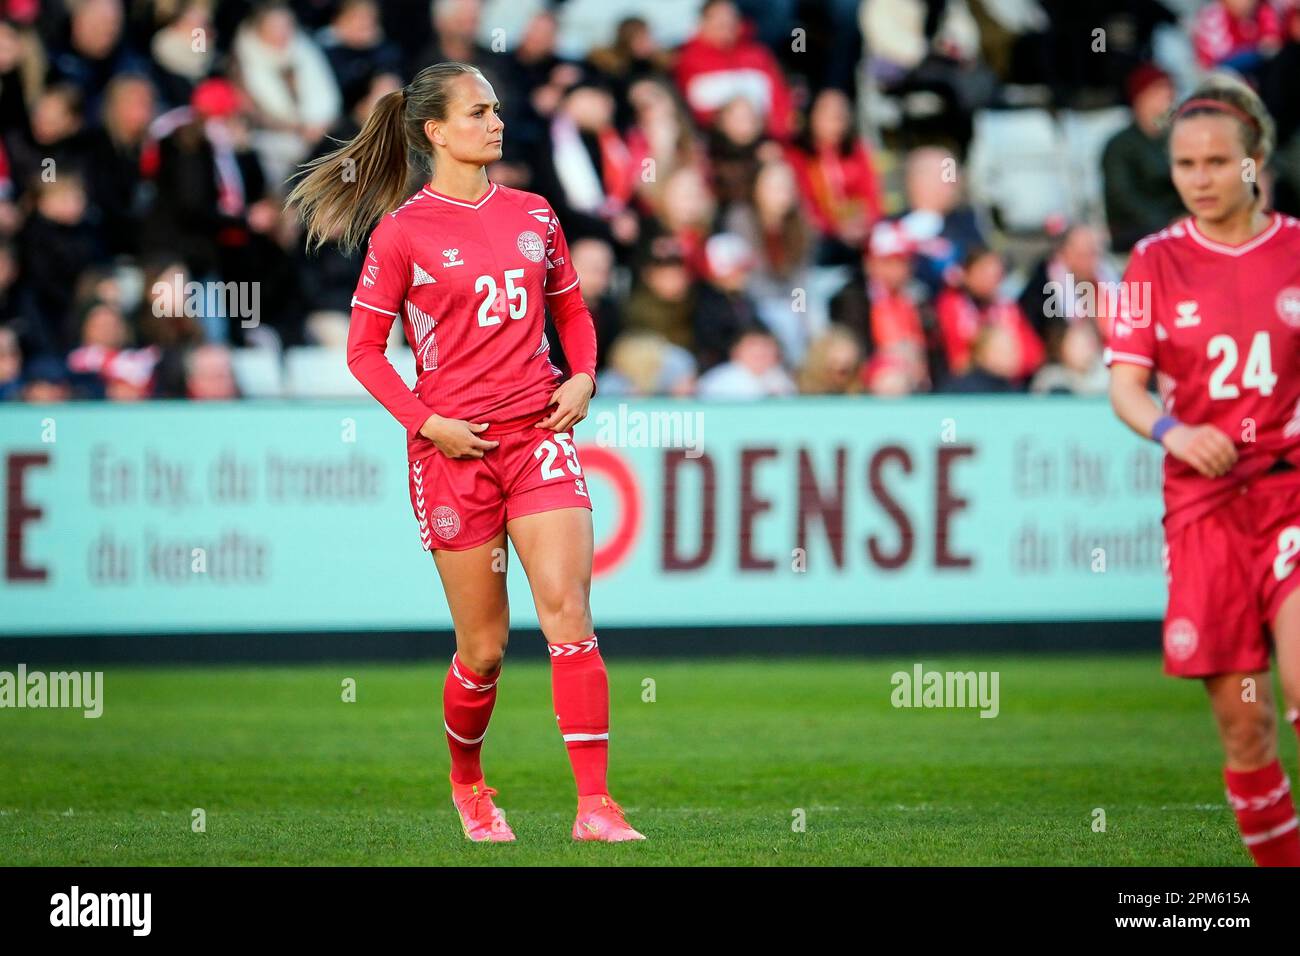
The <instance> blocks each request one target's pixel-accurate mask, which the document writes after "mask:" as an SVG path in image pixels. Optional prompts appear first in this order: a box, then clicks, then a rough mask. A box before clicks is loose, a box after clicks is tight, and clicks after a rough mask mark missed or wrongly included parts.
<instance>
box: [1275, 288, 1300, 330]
mask: <svg viewBox="0 0 1300 956" xmlns="http://www.w3.org/2000/svg"><path fill="white" fill-rule="evenodd" d="M1277 317H1278V318H1279V319H1281V320H1282V321H1283V322H1285V323H1286V324H1287V325H1289V326H1291V328H1293V329H1300V289H1297V288H1296V287H1295V286H1288V287H1287V288H1285V289H1283V290H1282V291H1281V292H1279V293H1278V294H1277Z"/></svg>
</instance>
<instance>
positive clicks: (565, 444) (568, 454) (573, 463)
mask: <svg viewBox="0 0 1300 956" xmlns="http://www.w3.org/2000/svg"><path fill="white" fill-rule="evenodd" d="M561 450H563V452H564V464H565V466H566V467H567V468H568V469H569V473H570V474H573V475H577V476H578V477H577V478H576V479H575V483H576V484H577V487H578V494H580V495H583V496H585V495H586V494H587V491H586V488H585V483H584V482H583V480H582V465H580V464H579V463H578V449H576V448H574V447H573V442H572V441H570V439H569V433H568V432H556V433H555V440H554V441H552V440H551V439H549V438H543V439H542V441H541V443H540V444H538V446H537V447H536V448H535V449H533V457H534V458H536V459H538V460H539V461H540V462H541V463H542V481H551V480H553V479H555V478H564V477H565V473H564V472H563V471H562V470H561V469H559V468H556V467H555V459H556V458H558V457H560V452H561Z"/></svg>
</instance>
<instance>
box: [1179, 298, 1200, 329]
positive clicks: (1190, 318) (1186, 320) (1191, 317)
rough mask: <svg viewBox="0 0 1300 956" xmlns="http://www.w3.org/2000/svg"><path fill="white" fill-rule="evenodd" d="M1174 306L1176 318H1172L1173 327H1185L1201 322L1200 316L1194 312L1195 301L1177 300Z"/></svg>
mask: <svg viewBox="0 0 1300 956" xmlns="http://www.w3.org/2000/svg"><path fill="white" fill-rule="evenodd" d="M1174 308H1175V309H1177V310H1178V318H1176V319H1174V328H1176V329H1186V328H1190V327H1191V326H1193V325H1200V324H1201V317H1200V316H1199V315H1197V314H1196V302H1195V301H1188V302H1179V303H1178V304H1177V305H1176V306H1174Z"/></svg>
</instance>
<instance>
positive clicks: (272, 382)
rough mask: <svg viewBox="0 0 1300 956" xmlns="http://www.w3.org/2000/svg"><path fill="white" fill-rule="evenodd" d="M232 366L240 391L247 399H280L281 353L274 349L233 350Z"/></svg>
mask: <svg viewBox="0 0 1300 956" xmlns="http://www.w3.org/2000/svg"><path fill="white" fill-rule="evenodd" d="M230 364H231V367H232V368H233V369H234V372H235V381H236V382H237V383H238V385H239V391H240V392H241V393H242V394H243V395H244V396H245V397H247V398H279V397H280V395H281V392H282V390H283V382H282V378H283V376H282V375H281V371H280V353H279V352H277V351H274V350H272V349H257V348H244V349H232V350H231V353H230Z"/></svg>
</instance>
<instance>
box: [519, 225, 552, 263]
mask: <svg viewBox="0 0 1300 956" xmlns="http://www.w3.org/2000/svg"><path fill="white" fill-rule="evenodd" d="M515 245H517V246H518V247H519V251H520V252H522V253H523V255H524V258H525V259H527V260H529V261H530V262H541V261H542V257H543V256H544V255H546V248H545V247H544V246H543V245H542V237H541V236H539V235H538V234H537V233H535V232H533V231H532V230H531V229H529V230H526V231H524V232H521V233H520V234H519V238H518V239H517V240H516V242H515Z"/></svg>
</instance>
